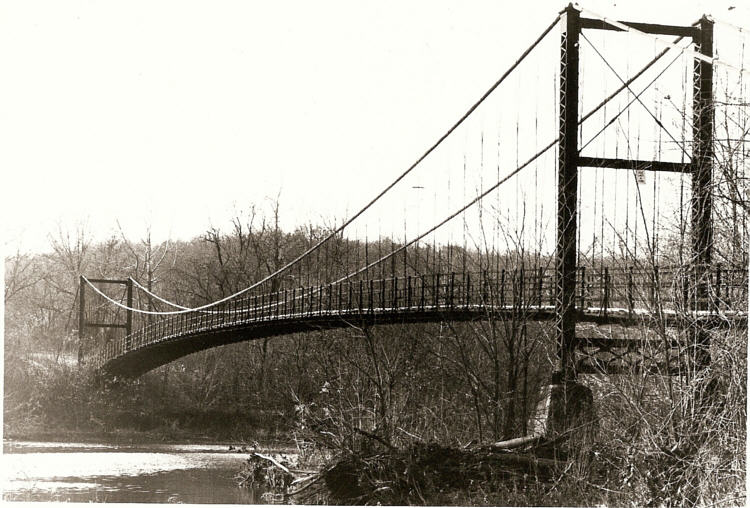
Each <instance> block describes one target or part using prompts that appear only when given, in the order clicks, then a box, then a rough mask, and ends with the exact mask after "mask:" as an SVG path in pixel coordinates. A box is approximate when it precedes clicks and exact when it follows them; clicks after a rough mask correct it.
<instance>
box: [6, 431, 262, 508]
mask: <svg viewBox="0 0 750 508" xmlns="http://www.w3.org/2000/svg"><path fill="white" fill-rule="evenodd" d="M247 457H248V453H235V452H233V451H229V447H228V445H175V444H168V445H167V444H147V445H113V444H91V443H54V442H28V441H5V442H4V443H3V456H2V460H1V462H2V467H0V469H1V470H2V471H1V472H0V475H1V477H0V479H1V480H2V488H3V500H5V501H75V502H91V501H93V502H113V503H230V504H247V503H250V504H260V503H264V502H265V501H264V500H263V498H262V497H261V492H258V491H254V490H251V489H248V488H240V487H238V486H237V482H236V481H235V480H234V476H235V475H236V474H237V472H238V471H239V470H240V468H241V467H242V462H243V461H244V460H245V459H246V458H247Z"/></svg>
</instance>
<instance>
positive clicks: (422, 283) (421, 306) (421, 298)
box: [419, 274, 424, 310]
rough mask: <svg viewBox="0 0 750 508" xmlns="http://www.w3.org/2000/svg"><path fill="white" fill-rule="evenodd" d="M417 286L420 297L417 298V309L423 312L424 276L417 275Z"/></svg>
mask: <svg viewBox="0 0 750 508" xmlns="http://www.w3.org/2000/svg"><path fill="white" fill-rule="evenodd" d="M419 284H420V288H419V291H420V296H419V309H420V310H424V275H423V274H420V275H419Z"/></svg>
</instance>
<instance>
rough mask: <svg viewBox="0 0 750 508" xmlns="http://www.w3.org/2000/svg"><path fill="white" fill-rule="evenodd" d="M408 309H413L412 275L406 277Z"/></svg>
mask: <svg viewBox="0 0 750 508" xmlns="http://www.w3.org/2000/svg"><path fill="white" fill-rule="evenodd" d="M406 307H407V308H411V275H407V276H406Z"/></svg>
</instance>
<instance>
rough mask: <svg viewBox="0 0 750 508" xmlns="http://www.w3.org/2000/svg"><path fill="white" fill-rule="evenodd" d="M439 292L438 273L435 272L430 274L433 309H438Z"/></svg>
mask: <svg viewBox="0 0 750 508" xmlns="http://www.w3.org/2000/svg"><path fill="white" fill-rule="evenodd" d="M439 292H440V274H439V273H436V274H434V275H433V276H432V299H433V303H432V306H433V307H434V308H435V309H438V308H439V306H440V297H439V294H438V293H439Z"/></svg>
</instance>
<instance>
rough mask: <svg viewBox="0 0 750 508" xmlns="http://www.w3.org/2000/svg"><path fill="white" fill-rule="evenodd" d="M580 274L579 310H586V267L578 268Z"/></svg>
mask: <svg viewBox="0 0 750 508" xmlns="http://www.w3.org/2000/svg"><path fill="white" fill-rule="evenodd" d="M580 273H581V310H584V309H585V308H586V267H585V266H582V267H581V268H580Z"/></svg>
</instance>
